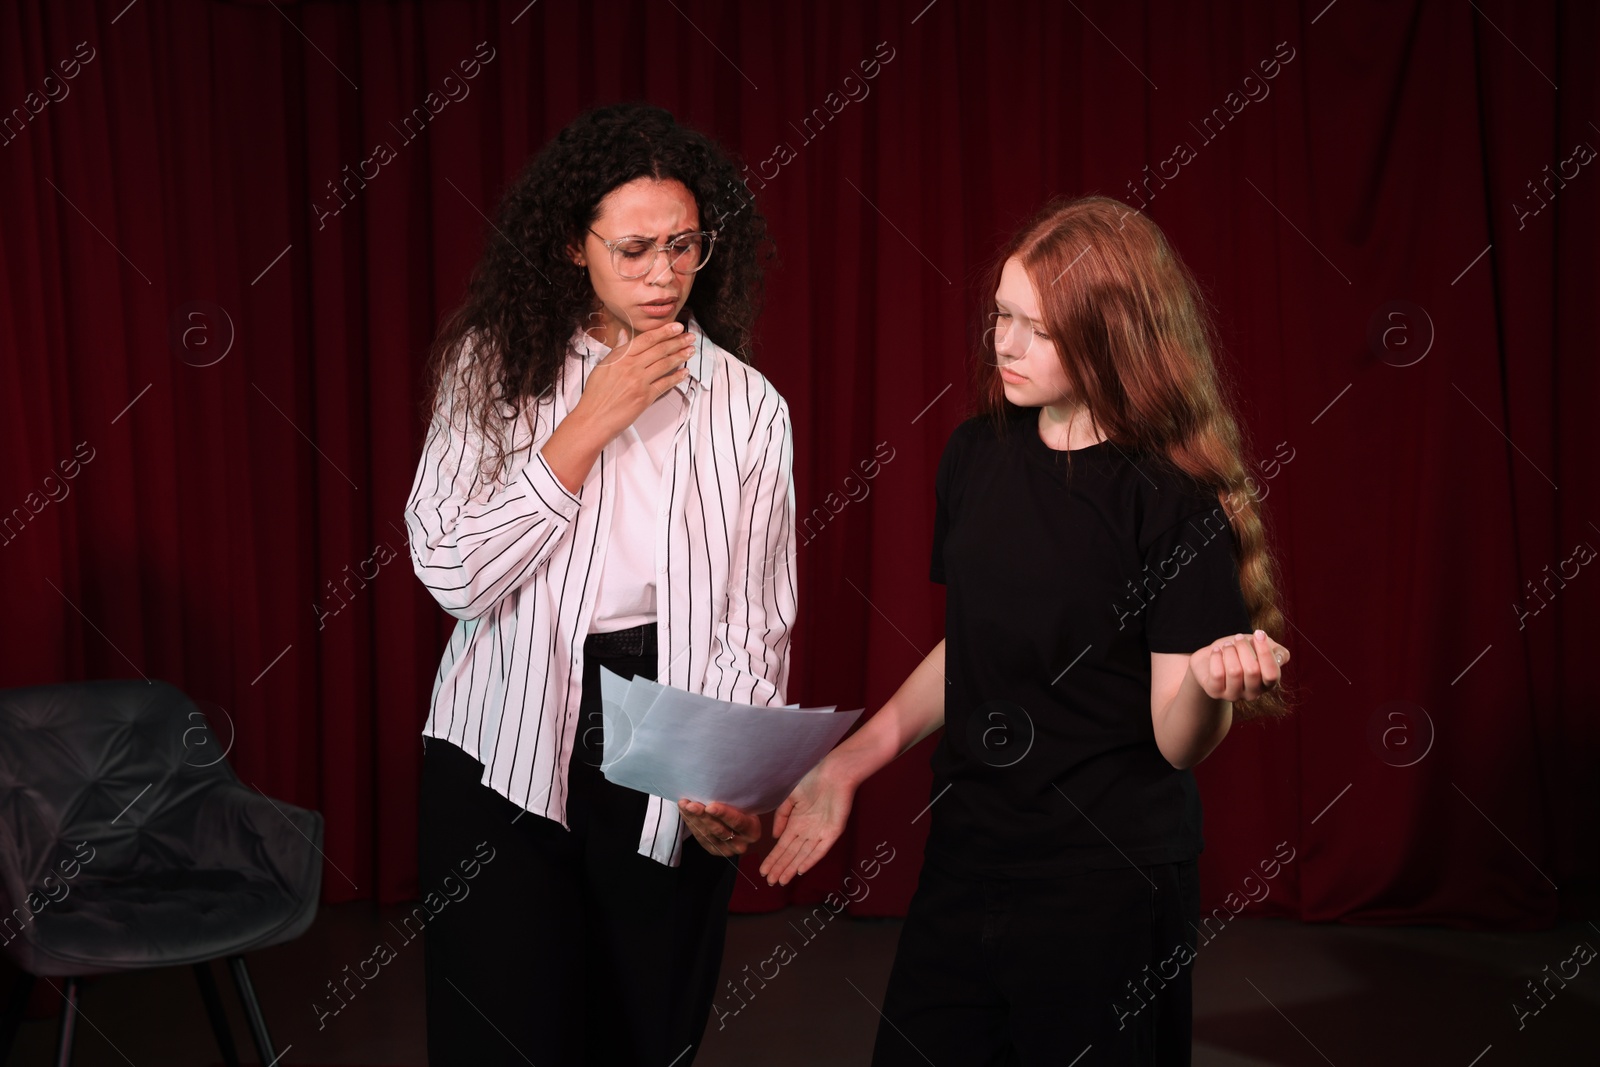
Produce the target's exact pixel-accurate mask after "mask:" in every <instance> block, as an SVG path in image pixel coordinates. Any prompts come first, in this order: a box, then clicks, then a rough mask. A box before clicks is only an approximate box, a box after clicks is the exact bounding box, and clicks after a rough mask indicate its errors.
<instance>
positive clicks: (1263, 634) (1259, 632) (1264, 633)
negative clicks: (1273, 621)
mask: <svg viewBox="0 0 1600 1067" xmlns="http://www.w3.org/2000/svg"><path fill="white" fill-rule="evenodd" d="M1266 636H1267V631H1265V630H1257V631H1256V637H1258V638H1260V639H1262V640H1265V639H1266Z"/></svg>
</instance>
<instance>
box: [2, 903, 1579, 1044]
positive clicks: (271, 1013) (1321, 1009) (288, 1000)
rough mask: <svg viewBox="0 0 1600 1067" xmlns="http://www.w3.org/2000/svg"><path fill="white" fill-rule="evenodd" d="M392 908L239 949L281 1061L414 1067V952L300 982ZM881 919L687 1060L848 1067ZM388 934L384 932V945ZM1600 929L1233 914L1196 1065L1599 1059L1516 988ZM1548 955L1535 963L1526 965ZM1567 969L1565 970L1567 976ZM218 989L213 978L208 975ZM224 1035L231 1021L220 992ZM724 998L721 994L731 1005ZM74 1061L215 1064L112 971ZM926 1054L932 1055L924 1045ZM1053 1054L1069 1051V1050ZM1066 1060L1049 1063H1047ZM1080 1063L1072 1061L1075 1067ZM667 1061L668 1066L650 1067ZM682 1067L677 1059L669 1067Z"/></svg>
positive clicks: (764, 922) (744, 946)
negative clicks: (1321, 922)
mask: <svg viewBox="0 0 1600 1067" xmlns="http://www.w3.org/2000/svg"><path fill="white" fill-rule="evenodd" d="M401 910H402V909H398V908H395V909H383V910H381V911H380V910H375V909H373V908H372V907H370V906H368V905H363V904H351V905H340V906H337V907H329V908H324V909H323V911H322V913H321V915H320V916H319V917H318V919H317V922H316V925H315V926H313V927H312V928H311V930H310V932H309V933H307V934H306V936H304V937H303V938H301V939H300V940H299V941H296V942H295V943H293V944H289V945H283V946H279V947H278V948H275V949H271V950H269V951H266V952H262V953H259V954H258V955H256V956H254V957H252V959H251V965H252V968H253V970H254V976H255V980H256V987H257V990H258V992H259V994H260V997H261V1000H262V1004H263V1006H264V1008H265V1010H266V1012H267V1016H268V1021H269V1023H270V1025H271V1026H272V1029H273V1033H274V1037H275V1038H276V1039H277V1042H278V1048H279V1050H280V1052H283V1055H282V1056H281V1057H280V1060H279V1062H280V1063H282V1064H285V1065H289V1064H307V1065H309V1064H345V1065H358V1064H359V1065H374V1067H391V1065H392V1067H401V1065H420V1064H423V1063H424V1062H425V1056H424V1049H423V1034H424V1029H423V1027H424V1021H423V1013H422V1007H423V997H422V953H421V951H420V948H421V945H420V942H419V943H415V944H412V945H408V946H407V947H406V948H404V949H402V950H400V952H399V954H398V957H397V958H396V959H394V960H393V961H392V962H390V963H388V964H387V965H386V966H385V967H384V968H383V969H382V971H381V972H380V974H379V975H378V977H377V978H376V979H374V980H373V981H372V982H370V983H369V984H368V986H367V988H366V989H364V990H361V991H360V993H359V995H358V996H357V997H355V998H354V999H352V1000H351V1001H350V1003H349V1004H348V1006H347V1007H346V1009H345V1010H344V1011H343V1012H341V1013H340V1014H339V1015H337V1016H334V1017H330V1018H328V1019H327V1020H326V1026H325V1027H324V1028H323V1029H321V1030H320V1031H319V1029H318V1026H317V1014H316V1012H315V1010H314V1009H313V1006H312V1001H313V998H314V997H315V995H316V992H317V990H319V989H321V988H322V987H323V984H324V982H325V981H327V980H328V979H330V978H333V977H334V976H336V975H337V974H338V973H339V972H340V970H341V969H342V968H343V967H344V966H345V965H346V964H354V963H355V962H356V961H359V960H361V959H363V958H365V957H366V956H367V955H368V954H369V953H370V951H371V946H372V945H373V944H374V943H375V942H376V941H377V940H379V939H381V938H382V937H384V936H385V934H386V932H387V933H390V934H392V930H390V928H389V926H388V919H389V918H390V917H392V916H397V915H398V914H399V913H400V911H401ZM792 918H795V913H790V912H780V913H777V914H773V915H764V916H741V917H735V918H734V919H732V920H731V922H730V925H729V932H728V947H727V952H726V954H725V956H724V960H723V972H724V977H733V976H734V975H736V974H739V973H740V972H741V971H742V968H743V967H744V966H745V965H746V964H751V965H752V966H753V965H755V964H756V963H758V962H759V961H761V960H763V959H765V958H766V957H767V956H768V955H770V953H771V951H772V946H773V944H774V943H775V942H776V941H778V940H781V939H784V938H785V937H787V938H788V939H789V940H791V941H792V940H794V937H793V934H792V931H790V930H789V928H788V925H787V923H788V922H789V921H790V919H792ZM899 932H900V924H899V922H898V921H896V920H866V921H840V922H836V923H831V924H829V926H828V927H826V928H825V929H824V931H823V932H822V933H820V934H818V935H817V936H816V938H815V940H813V941H810V942H808V943H806V944H804V946H803V947H800V948H799V950H798V954H797V956H796V958H794V959H793V960H791V961H790V962H788V963H787V964H786V965H785V966H784V967H783V968H782V970H781V971H780V972H779V975H778V977H777V978H775V979H773V980H772V981H771V982H769V983H768V985H767V987H766V988H765V989H762V990H760V992H759V995H758V996H756V997H755V998H754V999H752V1000H750V1002H749V1003H748V1005H747V1006H746V1007H745V1008H744V1009H743V1010H742V1011H740V1012H739V1013H738V1014H737V1015H729V1016H727V1017H725V1018H724V1019H722V1020H721V1021H722V1025H721V1027H720V1028H719V1026H718V1019H717V1017H716V1016H713V1018H712V1021H711V1024H710V1027H709V1029H708V1036H707V1041H706V1045H705V1048H704V1050H703V1051H702V1052H701V1054H700V1056H699V1058H698V1059H696V1060H695V1063H696V1064H698V1065H700V1067H732V1065H735V1064H738V1065H746V1064H754V1063H759V1064H762V1065H763V1067H787V1065H801V1064H804V1065H808V1067H810V1065H827V1067H835V1065H841V1067H842V1065H851V1064H866V1063H867V1061H868V1059H869V1055H870V1051H871V1047H872V1039H873V1035H874V1032H875V1030H876V1027H877V1022H878V1016H877V1009H876V1007H875V1006H874V1005H875V1004H876V1003H878V1002H879V1000H880V998H881V996H882V994H883V988H884V984H885V982H886V981H887V979H888V974H889V963H890V959H891V957H892V955H893V952H894V946H895V941H896V939H897V938H898V937H899ZM391 940H392V937H391ZM1579 942H1587V943H1588V944H1589V945H1593V946H1596V947H1600V929H1597V928H1596V926H1595V925H1591V924H1588V923H1568V924H1565V925H1563V926H1561V927H1559V928H1557V929H1555V930H1549V931H1544V932H1541V933H1534V934H1484V933H1458V932H1453V931H1445V930H1437V929H1423V928H1387V929H1377V928H1370V927H1345V926H1303V925H1299V924H1296V923H1291V922H1285V921H1281V920H1252V919H1248V918H1241V919H1238V920H1236V921H1234V922H1233V923H1231V924H1230V925H1229V926H1228V927H1227V928H1226V929H1225V930H1224V931H1223V932H1222V933H1221V934H1219V935H1218V936H1217V938H1216V939H1215V940H1214V941H1213V942H1211V943H1210V944H1207V945H1205V946H1204V947H1203V948H1202V949H1201V951H1200V953H1199V956H1198V958H1197V959H1196V961H1195V964H1194V966H1195V969H1196V970H1195V982H1196V995H1195V1033H1196V1040H1195V1050H1194V1062H1195V1064H1196V1067H1327V1065H1329V1064H1332V1065H1336V1067H1358V1065H1359V1067H1373V1065H1377V1067H1388V1065H1395V1067H1400V1065H1404V1067H1419V1065H1421V1067H1433V1065H1445V1067H1510V1065H1530V1067H1561V1065H1568V1064H1570V1065H1573V1067H1578V1065H1584V1067H1588V1065H1592V1064H1595V1063H1600V961H1596V962H1595V963H1594V964H1590V965H1588V966H1583V967H1581V968H1580V969H1579V970H1578V973H1577V975H1576V977H1573V978H1571V979H1570V980H1569V981H1568V982H1567V983H1566V985H1565V987H1564V988H1563V987H1562V986H1561V985H1560V984H1559V982H1558V981H1556V980H1552V981H1551V982H1550V983H1549V988H1550V989H1551V990H1553V991H1554V992H1553V993H1548V994H1545V997H1544V1001H1543V1003H1544V1007H1543V1008H1542V1010H1540V1011H1538V1012H1537V1014H1528V1015H1525V1016H1522V1017H1521V1023H1522V1027H1521V1029H1520V1030H1519V1029H1518V1019H1519V1016H1518V1014H1517V1012H1516V1011H1515V1010H1514V1007H1513V1006H1514V1005H1517V1004H1521V1005H1522V1006H1523V1008H1524V1010H1527V1011H1530V1012H1531V1010H1532V1008H1533V1007H1534V1006H1536V1005H1537V1004H1538V1003H1539V1002H1538V1001H1535V1000H1533V999H1532V995H1531V994H1530V993H1529V992H1528V989H1527V986H1526V985H1525V981H1526V980H1527V979H1529V978H1533V977H1535V976H1536V975H1540V974H1541V973H1543V974H1547V975H1548V974H1554V973H1555V972H1556V971H1557V970H1558V969H1560V968H1562V966H1563V961H1566V960H1568V959H1569V958H1570V957H1572V954H1573V948H1574V946H1575V945H1576V944H1578V943H1579ZM1546 966H1549V967H1550V968H1551V970H1550V971H1548V972H1545V971H1544V970H1543V969H1544V968H1545V967H1546ZM1573 966H1575V965H1573V964H1567V965H1566V971H1567V973H1568V974H1571V973H1572V969H1573ZM218 977H219V980H222V979H223V977H224V976H223V975H222V973H221V972H220V971H219V973H218ZM224 998H225V999H226V1000H227V1001H228V1002H229V1008H230V1012H231V1013H232V1015H233V1017H234V1022H235V1026H236V1030H235V1032H236V1035H237V1039H238V1040H239V1041H240V1042H241V1043H244V1044H247V1043H248V1038H247V1037H246V1030H245V1027H244V1019H243V1016H242V1014H241V1013H240V1012H239V1011H238V1009H237V1005H236V1004H235V1003H234V1002H233V996H232V992H231V988H229V987H227V986H225V987H224ZM729 1003H730V1004H731V1003H733V1002H732V1001H730V1002H729ZM83 1008H84V1017H85V1019H86V1020H87V1021H88V1024H87V1025H84V1026H82V1027H81V1029H80V1039H79V1048H78V1055H77V1056H76V1058H75V1063H76V1064H77V1067H112V1065H116V1067H124V1065H127V1064H132V1065H134V1067H206V1065H209V1064H213V1063H216V1062H218V1057H217V1054H216V1049H215V1046H214V1044H213V1042H212V1038H211V1033H210V1030H209V1028H208V1026H207V1024H206V1019H205V1014H204V1010H203V1008H202V1006H201V1003H200V999H199V996H198V994H197V992H196V990H195V986H194V982H193V979H192V978H191V976H190V974H189V972H188V970H187V969H172V970H164V971H157V972H154V973H151V974H147V975H143V976H134V977H128V976H119V977H113V978H107V979H103V980H100V981H98V982H96V983H94V984H93V985H92V986H90V987H89V988H88V990H87V991H86V993H85V998H84V1003H83ZM54 1031H55V1024H54V1022H53V1021H50V1020H37V1021H31V1022H28V1023H25V1024H24V1025H23V1028H22V1032H21V1034H20V1035H19V1037H18V1039H17V1046H16V1049H15V1051H14V1053H13V1055H12V1058H11V1060H10V1064H11V1065H13V1067H34V1065H38V1067H43V1065H46V1064H49V1063H50V1062H51V1054H52V1050H53V1047H54ZM927 1051H928V1054H929V1055H930V1056H932V1058H933V1062H934V1063H935V1064H938V1052H937V1050H927ZM1068 1058H1070V1057H1068ZM1065 1062H1066V1059H1063V1063H1065ZM1091 1064H1092V1055H1091V1056H1089V1057H1085V1059H1084V1060H1083V1061H1082V1063H1081V1064H1079V1067H1090V1065H1091ZM662 1067H666V1065H662ZM677 1067H686V1064H680V1065H677Z"/></svg>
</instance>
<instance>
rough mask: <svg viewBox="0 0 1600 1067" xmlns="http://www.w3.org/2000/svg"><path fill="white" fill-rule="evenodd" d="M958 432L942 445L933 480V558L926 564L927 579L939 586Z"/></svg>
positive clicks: (948, 520)
mask: <svg viewBox="0 0 1600 1067" xmlns="http://www.w3.org/2000/svg"><path fill="white" fill-rule="evenodd" d="M960 432H961V428H960V427H957V428H956V429H955V430H952V431H951V433H950V439H949V440H947V441H946V442H945V444H944V454H943V455H942V456H940V457H939V473H938V474H937V475H936V476H935V477H934V479H933V556H932V559H930V560H929V562H928V578H929V579H930V580H932V581H935V582H938V583H939V584H940V585H944V584H945V578H944V539H945V535H946V534H947V533H948V532H949V530H950V490H951V483H952V481H953V479H954V477H955V467H956V452H957V450H958V448H959V445H958V444H957V441H956V438H957V436H958V435H959V434H960Z"/></svg>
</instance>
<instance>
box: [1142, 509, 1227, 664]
mask: <svg viewBox="0 0 1600 1067" xmlns="http://www.w3.org/2000/svg"><path fill="white" fill-rule="evenodd" d="M1236 544H1237V539H1236V538H1235V536H1234V533H1233V528H1232V527H1231V526H1229V525H1228V521H1227V518H1226V516H1225V515H1224V514H1223V511H1222V508H1221V506H1220V505H1218V506H1215V507H1213V508H1212V509H1211V510H1209V511H1196V512H1193V513H1191V514H1189V515H1188V516H1186V517H1184V518H1183V519H1180V520H1179V521H1178V522H1176V523H1173V524H1172V525H1171V526H1169V527H1168V528H1167V529H1166V530H1164V531H1163V532H1162V533H1160V534H1159V535H1158V536H1157V537H1156V538H1155V539H1154V540H1153V541H1152V542H1151V543H1150V546H1149V548H1148V549H1146V551H1145V554H1144V562H1145V571H1144V574H1145V577H1146V579H1147V580H1150V579H1152V578H1154V579H1157V580H1159V581H1160V582H1161V583H1162V584H1161V585H1160V587H1159V588H1158V589H1156V590H1155V595H1154V596H1153V597H1152V598H1151V600H1150V601H1149V603H1148V606H1147V607H1146V609H1145V622H1144V629H1145V639H1146V642H1147V643H1148V644H1149V646H1150V651H1151V652H1181V653H1192V652H1194V651H1196V650H1197V649H1200V648H1203V647H1205V646H1206V645H1208V644H1210V643H1211V642H1212V641H1215V640H1216V639H1217V638H1219V637H1226V636H1227V635H1229V634H1241V633H1249V632H1250V630H1251V625H1250V610H1249V608H1247V607H1246V606H1245V602H1244V593H1243V591H1242V590H1241V589H1240V588H1239V564H1238V562H1237V560H1236V559H1235V556H1234V551H1235V549H1234V546H1235V545H1236Z"/></svg>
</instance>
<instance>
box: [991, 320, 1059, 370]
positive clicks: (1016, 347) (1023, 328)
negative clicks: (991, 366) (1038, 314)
mask: <svg viewBox="0 0 1600 1067" xmlns="http://www.w3.org/2000/svg"><path fill="white" fill-rule="evenodd" d="M1035 337H1037V338H1038V339H1039V340H1041V341H1043V342H1045V343H1046V344H1049V343H1050V337H1049V335H1048V334H1046V333H1045V332H1044V328H1043V327H1042V326H1039V325H1038V324H1036V323H1033V322H1030V321H1029V320H1027V319H1025V318H1022V317H1021V316H1016V315H1012V314H1011V312H1009V311H991V312H989V315H988V327H987V329H985V331H984V340H985V342H986V344H985V347H987V348H992V350H993V352H994V354H995V363H996V365H997V366H1003V365H1004V363H1005V362H1006V361H1008V360H1014V359H1021V358H1022V357H1023V356H1025V355H1027V354H1028V350H1029V349H1031V348H1032V347H1033V340H1034V338H1035ZM991 342H992V343H991ZM1002 345H1004V346H1005V347H1006V348H1007V349H1008V351H1006V352H1001V351H1000V347H1001V346H1002Z"/></svg>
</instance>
